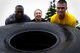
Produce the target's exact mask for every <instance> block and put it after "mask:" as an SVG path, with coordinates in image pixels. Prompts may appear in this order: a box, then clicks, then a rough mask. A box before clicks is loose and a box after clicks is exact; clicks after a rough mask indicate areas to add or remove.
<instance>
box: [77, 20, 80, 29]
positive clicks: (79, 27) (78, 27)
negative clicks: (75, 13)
mask: <svg viewBox="0 0 80 53" xmlns="http://www.w3.org/2000/svg"><path fill="white" fill-rule="evenodd" d="M76 23H77V24H76V25H77V26H76V28H77V29H79V30H80V25H78V24H79V22H78V20H77V21H76Z"/></svg>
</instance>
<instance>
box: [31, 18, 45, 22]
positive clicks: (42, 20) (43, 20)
mask: <svg viewBox="0 0 80 53" xmlns="http://www.w3.org/2000/svg"><path fill="white" fill-rule="evenodd" d="M32 22H36V20H35V19H33V20H32ZM41 22H46V20H45V19H43V18H41Z"/></svg>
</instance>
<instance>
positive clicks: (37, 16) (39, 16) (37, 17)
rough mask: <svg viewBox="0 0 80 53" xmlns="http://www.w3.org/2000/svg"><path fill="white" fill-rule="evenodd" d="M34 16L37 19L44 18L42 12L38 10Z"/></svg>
mask: <svg viewBox="0 0 80 53" xmlns="http://www.w3.org/2000/svg"><path fill="white" fill-rule="evenodd" d="M34 16H35V19H41V17H42V12H41V11H40V10H36V11H35V12H34Z"/></svg>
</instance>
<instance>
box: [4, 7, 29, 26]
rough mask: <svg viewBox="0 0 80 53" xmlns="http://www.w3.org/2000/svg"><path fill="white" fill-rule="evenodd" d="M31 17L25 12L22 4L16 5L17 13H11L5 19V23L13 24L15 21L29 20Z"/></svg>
mask: <svg viewBox="0 0 80 53" xmlns="http://www.w3.org/2000/svg"><path fill="white" fill-rule="evenodd" d="M29 21H30V17H29V16H27V15H26V14H24V8H23V6H22V5H17V6H16V7H15V13H14V14H12V15H10V16H9V17H8V18H7V19H6V20H5V25H9V24H13V23H21V22H29Z"/></svg>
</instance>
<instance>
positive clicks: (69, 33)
mask: <svg viewBox="0 0 80 53" xmlns="http://www.w3.org/2000/svg"><path fill="white" fill-rule="evenodd" d="M79 32H80V31H79V30H78V29H75V28H71V27H68V26H61V25H57V24H52V23H49V22H38V23H37V22H27V23H16V24H11V25H6V26H1V27H0V53H80V46H79V45H80V33H79Z"/></svg>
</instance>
